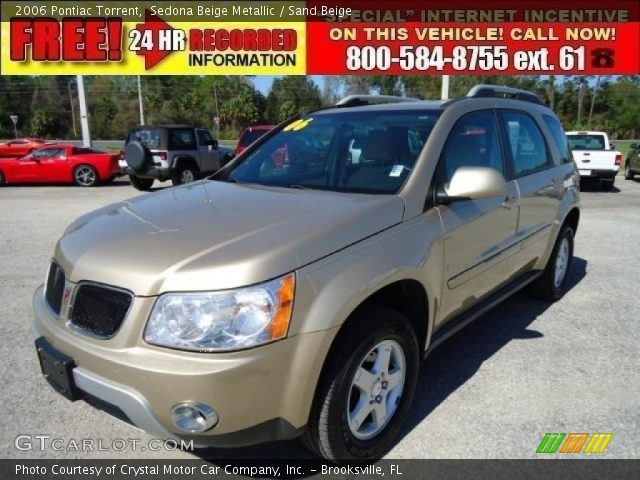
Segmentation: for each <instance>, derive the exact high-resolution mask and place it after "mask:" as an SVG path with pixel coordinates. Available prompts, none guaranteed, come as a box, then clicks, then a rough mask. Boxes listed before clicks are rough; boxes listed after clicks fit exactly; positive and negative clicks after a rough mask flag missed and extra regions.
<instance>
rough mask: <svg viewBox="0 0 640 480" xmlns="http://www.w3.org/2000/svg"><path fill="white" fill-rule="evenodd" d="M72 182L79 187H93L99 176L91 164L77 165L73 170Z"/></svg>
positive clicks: (98, 180) (98, 181)
mask: <svg viewBox="0 0 640 480" xmlns="http://www.w3.org/2000/svg"><path fill="white" fill-rule="evenodd" d="M73 182H74V183H75V184H76V185H78V186H80V187H94V186H96V185H97V184H98V183H100V177H98V172H96V169H95V168H93V167H92V166H91V165H79V166H77V167H76V168H75V170H74V171H73Z"/></svg>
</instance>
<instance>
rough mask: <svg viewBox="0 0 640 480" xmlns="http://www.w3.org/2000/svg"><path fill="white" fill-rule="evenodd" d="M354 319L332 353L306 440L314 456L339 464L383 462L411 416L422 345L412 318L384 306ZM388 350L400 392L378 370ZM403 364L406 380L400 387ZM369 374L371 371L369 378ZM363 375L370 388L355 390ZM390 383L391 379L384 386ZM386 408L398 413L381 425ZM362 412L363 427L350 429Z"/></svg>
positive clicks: (368, 309)
mask: <svg viewBox="0 0 640 480" xmlns="http://www.w3.org/2000/svg"><path fill="white" fill-rule="evenodd" d="M354 315H357V318H353V322H352V323H350V325H349V326H347V330H345V331H344V332H341V333H340V334H339V337H338V339H336V342H337V343H336V344H335V346H334V347H332V350H331V352H330V354H329V357H328V359H327V363H326V364H325V367H324V370H323V374H322V376H321V378H320V382H319V383H318V388H317V390H316V395H315V398H314V403H313V407H312V409H311V414H310V417H309V422H308V424H307V429H306V431H305V435H304V443H305V444H306V445H307V446H308V447H310V448H311V450H312V451H314V452H315V453H316V454H318V455H320V456H321V457H324V458H326V459H328V460H332V461H336V462H340V461H341V460H351V461H353V460H359V461H365V460H372V459H377V458H380V457H381V456H382V455H383V454H384V453H385V452H386V451H387V450H388V449H389V448H390V447H391V445H392V443H393V441H394V439H395V437H396V436H397V434H398V432H399V431H400V428H401V427H402V425H403V423H404V421H405V419H406V417H407V414H408V412H409V409H410V407H411V404H412V401H413V396H414V394H415V388H416V384H417V381H418V371H419V364H420V354H419V344H418V338H417V336H416V333H415V330H414V328H413V325H412V324H411V322H410V321H409V319H408V318H407V317H405V316H404V315H403V314H401V313H400V312H398V311H396V310H394V309H391V308H387V307H383V306H378V305H371V306H365V307H363V308H361V309H360V310H359V311H358V312H357V313H355V314H354ZM387 349H388V351H389V352H390V354H389V358H390V361H389V362H388V363H387V365H388V366H392V367H393V370H392V372H391V373H393V372H394V371H395V374H394V375H393V377H395V378H394V380H393V382H394V383H395V382H398V383H396V385H395V387H393V386H389V385H390V384H391V382H392V381H391V380H390V379H391V378H392V375H391V374H389V373H387V375H386V376H383V375H381V374H380V373H381V372H384V368H382V369H381V370H380V371H378V368H377V367H376V362H375V359H376V358H378V352H380V351H382V350H387ZM372 356H373V358H372ZM380 358H381V359H382V358H383V357H380ZM402 362H404V378H403V379H402V381H401V382H399V379H400V378H401V377H402V375H401V372H402ZM383 363H384V362H383ZM363 370H367V372H365V374H364V376H362V371H363ZM387 371H388V369H387ZM358 372H361V375H360V380H359V381H360V382H363V383H364V384H365V385H366V388H364V389H363V388H362V387H357V386H355V384H356V381H357V380H356V378H355V375H356V373H358ZM372 373H373V375H372ZM385 378H387V379H389V380H388V381H384V379H385ZM371 382H373V383H371ZM365 392H368V393H365ZM372 402H373V403H372ZM387 402H388V403H387ZM371 405H373V406H371ZM376 405H378V406H376ZM383 405H385V406H386V408H387V409H389V408H393V411H392V412H391V413H390V415H389V416H388V417H387V419H386V421H385V420H383V421H382V422H379V423H378V422H377V415H376V412H384V409H382V406H383ZM358 410H361V411H362V412H363V413H362V415H360V419H359V420H357V419H355V418H354V419H352V421H355V422H359V426H357V425H358V424H357V423H355V424H354V423H352V424H351V425H352V426H350V422H349V418H348V417H349V415H354V416H356V417H357V415H356V412H357V411H358ZM367 412H368V413H367ZM386 412H387V413H388V412H389V410H386ZM365 415H366V416H365ZM374 415H375V416H374ZM380 415H381V417H382V418H383V419H384V418H385V417H383V416H382V415H383V414H382V413H381V414H380Z"/></svg>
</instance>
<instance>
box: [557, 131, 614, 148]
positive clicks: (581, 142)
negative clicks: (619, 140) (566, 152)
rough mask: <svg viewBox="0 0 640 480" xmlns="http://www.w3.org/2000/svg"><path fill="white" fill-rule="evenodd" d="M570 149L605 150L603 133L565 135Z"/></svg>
mask: <svg viewBox="0 0 640 480" xmlns="http://www.w3.org/2000/svg"><path fill="white" fill-rule="evenodd" d="M567 138H568V139H569V145H571V149H572V150H606V148H605V145H604V135H587V134H584V135H567Z"/></svg>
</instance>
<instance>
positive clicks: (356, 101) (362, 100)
mask: <svg viewBox="0 0 640 480" xmlns="http://www.w3.org/2000/svg"><path fill="white" fill-rule="evenodd" d="M419 101H420V99H419V98H411V97H397V96H394V95H349V96H348V97H344V98H343V99H342V100H340V101H339V102H338V103H336V107H343V108H344V107H357V106H360V105H375V104H379V103H401V102H419Z"/></svg>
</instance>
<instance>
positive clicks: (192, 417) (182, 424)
mask: <svg viewBox="0 0 640 480" xmlns="http://www.w3.org/2000/svg"><path fill="white" fill-rule="evenodd" d="M171 420H172V421H173V424H174V425H175V426H176V427H178V428H179V429H180V430H182V431H183V432H189V433H200V432H204V431H207V430H209V429H210V428H212V427H214V426H215V425H216V423H218V414H217V413H216V411H215V410H214V409H213V408H211V407H209V406H208V405H203V404H202V403H190V402H188V403H180V404H178V405H176V406H174V407H173V408H172V409H171Z"/></svg>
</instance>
